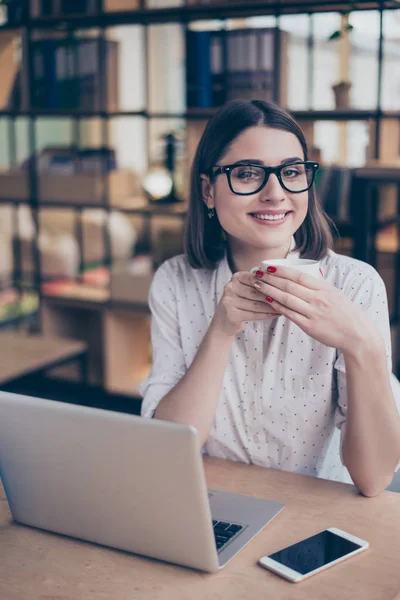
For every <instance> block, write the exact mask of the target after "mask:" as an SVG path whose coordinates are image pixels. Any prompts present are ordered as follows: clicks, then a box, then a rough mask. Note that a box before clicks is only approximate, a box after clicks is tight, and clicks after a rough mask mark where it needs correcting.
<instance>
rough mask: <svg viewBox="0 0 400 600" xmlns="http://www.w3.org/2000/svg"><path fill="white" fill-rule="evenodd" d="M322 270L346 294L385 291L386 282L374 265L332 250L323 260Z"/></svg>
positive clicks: (351, 295)
mask: <svg viewBox="0 0 400 600" xmlns="http://www.w3.org/2000/svg"><path fill="white" fill-rule="evenodd" d="M321 270H322V272H323V275H324V277H325V279H326V280H327V281H329V282H330V283H332V285H334V286H335V287H337V288H338V289H340V290H342V291H343V292H344V293H345V294H346V296H350V297H355V296H356V295H357V294H359V293H364V294H365V295H368V296H370V295H373V294H375V293H380V292H381V291H383V292H384V291H385V284H384V282H383V280H382V278H381V276H380V275H379V273H378V272H377V271H376V269H374V267H372V266H371V265H369V264H368V263H365V262H363V261H361V260H357V259H356V258H352V257H350V256H345V255H344V254H337V253H336V252H333V251H332V250H329V251H328V254H327V255H326V256H325V258H323V259H322V260H321Z"/></svg>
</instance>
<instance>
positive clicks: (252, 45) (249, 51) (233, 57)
mask: <svg viewBox="0 0 400 600" xmlns="http://www.w3.org/2000/svg"><path fill="white" fill-rule="evenodd" d="M277 36H278V40H279V45H280V52H279V61H276V60H275V56H274V52H275V42H276V37H277ZM287 40H288V34H287V33H286V32H282V31H280V30H278V29H277V28H265V29H234V30H223V31H195V30H188V32H187V36H186V52H187V62H186V65H187V71H186V74H187V106H188V109H190V108H211V107H216V106H221V105H222V104H224V103H225V102H228V101H229V100H235V99H247V100H252V99H260V100H273V99H276V100H277V101H278V102H279V103H280V104H281V105H282V106H285V105H286V100H287V98H286V63H287ZM278 63H279V66H277V65H278ZM278 70H279V73H278V72H277V71H278Z"/></svg>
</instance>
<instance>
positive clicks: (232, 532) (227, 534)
mask: <svg viewBox="0 0 400 600" xmlns="http://www.w3.org/2000/svg"><path fill="white" fill-rule="evenodd" d="M212 524H213V528H214V536H215V543H216V544H217V551H218V552H219V551H220V550H221V549H222V548H223V547H224V546H225V545H226V544H227V543H228V542H230V541H231V539H232V538H233V537H234V536H236V535H237V534H238V533H239V532H240V531H241V530H242V529H243V525H237V524H236V523H228V522H227V521H217V520H216V519H213V522H212Z"/></svg>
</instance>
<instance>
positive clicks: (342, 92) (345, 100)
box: [332, 81, 351, 110]
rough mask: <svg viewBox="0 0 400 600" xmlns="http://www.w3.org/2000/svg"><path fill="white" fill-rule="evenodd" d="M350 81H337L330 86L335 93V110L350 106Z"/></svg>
mask: <svg viewBox="0 0 400 600" xmlns="http://www.w3.org/2000/svg"><path fill="white" fill-rule="evenodd" d="M350 88H351V82H350V81H338V83H335V84H334V85H333V86H332V89H333V93H334V94H335V106H336V108H337V110H345V109H346V108H349V106H350Z"/></svg>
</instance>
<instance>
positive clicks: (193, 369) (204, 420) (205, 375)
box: [155, 323, 234, 446]
mask: <svg viewBox="0 0 400 600" xmlns="http://www.w3.org/2000/svg"><path fill="white" fill-rule="evenodd" d="M233 339H234V336H228V335H225V334H224V333H222V332H221V331H219V330H218V328H217V327H216V326H215V324H214V323H211V325H210V327H209V329H208V331H207V333H206V335H205V337H204V339H203V341H202V343H201V345H200V347H199V349H198V351H197V354H196V356H195V358H194V360H193V362H192V364H191V365H190V367H189V369H188V371H187V372H186V374H185V375H184V376H183V377H182V379H181V380H180V381H179V382H178V384H177V385H176V386H175V387H174V388H173V389H172V390H171V391H170V392H169V393H168V394H167V395H166V396H164V398H163V399H162V400H161V402H160V404H159V405H158V407H157V409H156V412H155V417H156V418H158V419H166V420H170V421H176V422H178V423H187V424H191V425H194V426H195V427H196V429H197V430H198V433H199V440H200V445H201V446H203V444H204V443H205V442H206V440H207V437H208V433H209V431H210V429H211V426H212V424H213V421H214V417H215V411H216V409H217V402H218V398H219V394H220V391H221V387H222V380H223V377H224V373H225V369H226V365H227V362H228V357H229V352H230V349H231V345H232V342H233Z"/></svg>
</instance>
